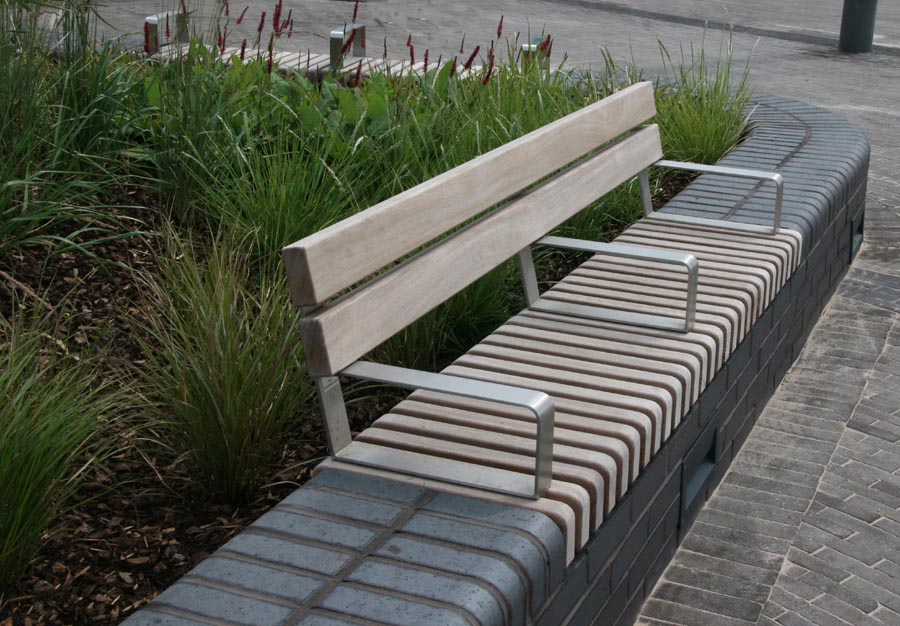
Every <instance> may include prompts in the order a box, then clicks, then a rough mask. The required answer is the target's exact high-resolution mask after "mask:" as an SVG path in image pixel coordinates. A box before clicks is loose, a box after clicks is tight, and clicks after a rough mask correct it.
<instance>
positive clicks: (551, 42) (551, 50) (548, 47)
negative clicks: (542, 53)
mask: <svg viewBox="0 0 900 626" xmlns="http://www.w3.org/2000/svg"><path fill="white" fill-rule="evenodd" d="M551 54H553V40H552V39H551V40H550V45H549V46H547V58H548V59H549V58H550V55H551Z"/></svg>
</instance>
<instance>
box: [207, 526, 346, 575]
mask: <svg viewBox="0 0 900 626" xmlns="http://www.w3.org/2000/svg"><path fill="white" fill-rule="evenodd" d="M222 549H223V550H230V551H232V552H236V553H238V554H244V555H246V556H251V557H254V558H259V559H263V560H266V561H272V562H273V563H281V564H283V565H289V566H292V567H297V566H300V567H303V568H304V569H307V570H310V571H312V572H318V573H320V574H327V575H330V576H333V575H335V574H337V573H338V571H339V570H340V569H341V568H342V567H344V566H345V565H346V564H347V563H348V562H350V561H351V560H352V559H353V557H352V555H350V554H347V553H346V552H338V551H336V550H326V549H324V548H319V547H316V546H310V545H306V544H302V543H295V542H293V541H286V540H284V539H276V538H274V537H268V536H266V535H258V534H254V533H249V532H244V533H242V534H240V535H238V536H237V537H235V538H234V539H232V540H231V541H229V542H228V543H226V544H225V545H224V546H223V548H222Z"/></svg>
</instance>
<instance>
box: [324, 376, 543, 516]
mask: <svg viewBox="0 0 900 626" xmlns="http://www.w3.org/2000/svg"><path fill="white" fill-rule="evenodd" d="M341 374H342V375H344V376H349V377H351V378H360V379H364V380H372V381H376V382H380V383H386V384H389V385H396V386H398V387H404V388H407V389H425V390H428V391H439V392H442V393H448V394H451V395H455V396H463V397H466V398H478V399H480V400H490V401H493V402H498V403H500V404H507V405H513V406H520V407H524V408H526V409H528V410H529V411H531V412H532V413H533V414H534V417H535V419H536V421H537V438H536V440H535V443H536V453H535V467H534V489H533V491H532V492H530V493H520V492H510V493H514V495H519V496H527V497H531V498H535V499H537V498H540V497H542V496H544V495H545V494H546V493H547V489H549V487H550V480H551V479H552V477H553V420H554V406H553V401H552V400H551V399H550V396H548V395H547V394H545V393H543V392H541V391H534V390H532V389H524V388H522V387H513V386H510V385H501V384H498V383H491V382H484V381H480V380H472V379H468V378H461V377H458V376H450V375H448V374H435V373H433V372H423V371H421V370H412V369H406V368H403V367H394V366H392V365H383V364H381V363H372V362H369V361H357V362H355V363H353V364H352V365H350V366H348V367H347V368H345V369H344V370H343V371H341ZM336 456H338V458H340V457H341V454H340V453H338V454H337V455H336ZM409 472H410V473H417V472H415V471H414V470H409ZM422 474H423V475H430V474H429V473H428V472H426V471H423V472H422ZM443 480H445V481H448V482H455V483H459V484H472V481H466V480H465V477H464V476H458V477H456V479H454V478H451V477H447V478H443Z"/></svg>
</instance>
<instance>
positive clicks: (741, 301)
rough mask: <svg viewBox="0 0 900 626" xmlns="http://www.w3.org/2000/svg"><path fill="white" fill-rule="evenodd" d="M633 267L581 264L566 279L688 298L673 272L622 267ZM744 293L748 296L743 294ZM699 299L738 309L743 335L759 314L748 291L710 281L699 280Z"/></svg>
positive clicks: (637, 293)
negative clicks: (713, 284)
mask: <svg viewBox="0 0 900 626" xmlns="http://www.w3.org/2000/svg"><path fill="white" fill-rule="evenodd" d="M633 269H634V268H632V267H630V266H627V265H617V266H614V268H613V269H612V271H611V272H610V271H606V272H597V271H593V270H589V269H583V268H578V269H576V270H574V271H573V272H572V273H571V274H569V275H568V276H566V279H565V282H566V284H569V285H581V286H584V287H602V288H605V289H611V288H612V289H620V290H622V291H625V292H628V293H632V294H635V295H642V294H658V295H661V296H664V297H667V298H674V299H675V300H684V299H685V298H686V292H687V288H686V286H685V285H684V281H681V282H676V281H673V280H672V276H671V275H668V276H667V275H662V276H657V274H656V272H652V271H651V270H650V269H649V268H647V269H645V270H644V273H643V274H635V273H632V272H631V271H622V270H633ZM611 277H614V278H611ZM740 296H744V297H743V298H741V297H740ZM697 302H705V303H709V304H713V305H717V306H725V307H728V308H730V309H731V310H732V311H734V312H735V314H736V315H737V316H738V318H739V319H740V320H741V329H740V331H741V336H743V335H744V334H746V333H747V332H748V330H749V325H750V322H751V321H752V319H751V318H753V317H755V315H756V310H755V309H754V308H753V306H752V302H751V301H750V298H749V297H747V294H745V293H742V292H732V291H730V290H727V289H720V288H716V287H710V286H708V284H706V283H700V282H699V281H698V288H697Z"/></svg>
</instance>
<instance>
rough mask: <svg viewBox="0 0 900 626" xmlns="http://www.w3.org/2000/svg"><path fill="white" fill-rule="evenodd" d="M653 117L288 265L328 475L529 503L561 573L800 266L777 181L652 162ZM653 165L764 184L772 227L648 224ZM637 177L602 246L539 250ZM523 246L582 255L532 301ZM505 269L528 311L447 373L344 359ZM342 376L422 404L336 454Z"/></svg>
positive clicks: (432, 191)
mask: <svg viewBox="0 0 900 626" xmlns="http://www.w3.org/2000/svg"><path fill="white" fill-rule="evenodd" d="M654 115H655V106H654V97H653V90H652V86H651V85H650V83H646V82H644V83H638V84H636V85H633V86H631V87H629V88H626V89H623V90H621V91H619V92H617V93H615V94H613V95H611V96H609V97H607V98H605V99H603V100H601V101H599V102H596V103H594V104H591V105H589V106H586V107H585V108H583V109H581V110H580V111H578V112H576V113H573V114H571V115H569V116H567V117H565V118H562V119H560V120H558V121H556V122H553V123H551V124H549V125H547V126H545V127H543V128H540V129H538V130H536V131H534V132H532V133H530V134H528V135H526V136H524V137H521V138H519V139H517V140H515V141H512V142H510V143H508V144H506V145H504V146H501V147H500V148H497V149H496V150H493V151H491V152H489V153H487V154H484V155H482V156H480V157H477V158H475V159H473V160H472V161H469V162H467V163H465V164H463V165H461V166H459V167H456V168H454V169H452V170H450V171H448V172H446V173H444V174H441V175H440V176H437V177H435V178H433V179H431V180H429V181H426V182H424V183H422V184H420V185H418V186H416V187H414V188H412V189H409V190H407V191H405V192H403V193H401V194H399V195H397V196H395V197H393V198H390V199H388V200H386V201H384V202H381V203H379V204H377V205H375V206H373V207H371V208H369V209H367V210H365V211H362V212H361V213H359V214H357V215H354V216H353V217H351V218H348V219H346V220H344V221H342V222H340V223H337V224H335V225H333V226H331V227H329V228H326V229H325V230H322V231H320V232H318V233H316V234H314V235H311V236H310V237H307V238H305V239H303V240H301V241H298V242H296V243H294V244H291V245H289V246H287V247H286V248H285V249H284V260H285V264H286V267H287V272H288V277H289V283H290V288H291V295H292V299H293V302H294V304H295V305H297V306H298V307H300V309H301V312H302V314H303V317H302V319H301V322H300V328H301V338H302V342H303V346H304V350H305V353H306V358H307V361H308V365H309V372H310V374H311V375H312V376H313V378H314V379H315V383H316V389H317V391H318V394H319V398H320V401H321V407H322V412H323V415H324V419H325V423H326V433H327V436H328V441H329V445H330V448H331V452H332V454H333V457H334V460H333V462H334V463H339V464H352V465H353V466H356V467H367V468H377V469H371V470H363V471H371V472H376V473H377V472H383V471H388V472H392V473H399V474H403V475H409V476H416V477H418V478H417V479H416V480H426V481H441V482H440V483H436V484H445V485H447V486H446V487H445V488H446V489H448V490H454V489H459V490H464V491H466V492H471V490H472V489H477V490H480V491H481V492H484V493H487V492H490V493H492V494H496V495H491V496H487V495H486V496H485V497H492V498H498V499H504V498H509V497H515V498H517V499H518V498H529V499H531V500H530V504H529V506H532V507H534V508H537V509H539V510H542V511H544V512H546V513H548V514H549V515H551V517H553V518H554V519H555V520H556V521H557V522H558V523H559V525H560V526H561V528H562V529H563V532H564V534H565V536H566V539H567V546H568V547H567V554H568V558H569V559H571V558H572V556H573V555H574V552H575V550H577V549H578V548H579V547H581V546H582V545H583V544H584V543H585V541H586V540H587V538H588V536H589V534H590V533H591V532H592V531H593V530H595V529H596V528H597V527H598V526H599V525H600V524H601V523H602V521H603V518H604V515H605V514H607V513H608V512H609V511H610V510H611V509H612V508H613V507H614V506H615V504H616V502H617V501H618V499H619V498H621V497H622V496H623V495H624V494H625V493H626V492H627V490H628V489H629V486H630V485H631V484H632V483H633V482H634V481H635V479H636V478H637V476H638V474H639V473H640V471H641V469H642V468H643V467H644V466H645V465H646V464H647V463H648V462H649V460H650V459H651V457H652V456H653V455H654V454H655V453H656V452H657V451H658V450H659V449H660V447H661V446H662V445H663V444H664V443H665V441H666V439H667V438H668V437H669V436H670V434H671V433H672V431H673V430H674V429H675V428H677V427H678V424H679V423H680V421H681V419H682V417H683V416H684V415H686V414H687V412H688V411H689V410H690V408H691V406H692V405H693V404H694V403H695V402H696V400H697V398H698V397H699V395H700V393H701V392H702V391H703V389H704V387H705V386H706V385H707V384H708V383H709V382H710V381H711V380H712V378H713V376H714V375H715V373H716V372H717V371H718V369H719V368H720V367H721V366H722V364H723V362H724V361H725V359H727V357H728V355H729V354H730V353H731V352H732V351H733V350H734V349H735V348H736V347H737V345H738V344H739V342H740V341H741V339H742V338H743V337H744V336H745V335H746V334H747V332H748V331H749V329H750V328H751V326H752V324H753V322H754V321H755V320H756V318H757V317H758V316H759V315H761V314H762V312H763V310H764V309H765V308H766V307H767V306H768V304H769V303H770V302H771V301H772V299H773V298H774V296H775V295H776V294H777V292H778V289H779V288H780V287H781V285H783V284H784V282H785V281H786V280H787V278H788V277H789V276H790V274H791V272H792V271H793V270H794V268H796V267H797V265H798V263H799V261H800V255H801V250H802V246H801V243H802V242H801V237H800V235H799V233H797V232H794V231H791V230H787V229H783V228H781V227H780V215H781V194H782V181H781V177H780V176H779V175H778V174H777V173H772V172H756V171H749V170H742V169H735V168H727V167H717V166H704V165H696V164H679V163H674V162H671V161H663V160H661V159H662V156H663V155H662V149H661V145H660V137H659V130H658V128H657V126H656V125H654V124H646V122H647V121H648V120H650V119H651V118H652V117H653V116H654ZM654 165H656V166H664V167H676V166H677V167H685V168H687V169H693V170H696V171H701V172H709V173H713V174H718V175H722V176H724V177H732V176H739V177H751V178H755V179H757V180H758V181H760V184H765V183H772V184H774V185H775V187H776V195H775V204H776V208H775V221H774V223H773V224H772V225H770V226H758V225H751V224H743V223H738V222H734V221H724V220H711V219H702V218H691V217H687V216H682V215H674V214H667V213H660V212H654V211H653V209H652V206H651V205H650V192H649V184H648V177H647V170H648V168H649V167H651V166H654ZM551 175H552V176H551ZM548 177H549V178H548ZM634 177H638V179H639V181H640V185H641V191H642V195H643V198H644V208H645V213H646V217H645V218H643V219H642V220H640V221H639V222H638V223H636V224H634V225H633V226H631V227H630V228H629V229H627V230H626V231H625V233H623V235H622V236H620V237H619V238H618V240H617V241H616V242H615V243H612V244H604V243H595V242H590V241H584V240H572V239H566V238H560V237H552V236H548V233H550V232H551V231H552V230H553V229H554V228H556V227H557V226H558V225H560V224H561V223H562V222H564V221H565V220H567V219H569V218H570V217H572V216H573V215H575V214H576V213H578V212H579V211H581V210H582V209H584V208H585V207H586V206H588V205H589V204H590V203H592V202H594V201H595V200H597V199H598V198H600V197H601V196H603V195H604V194H605V193H607V192H608V191H610V190H612V189H613V188H615V187H616V186H618V185H620V184H622V183H624V182H626V181H628V180H630V179H632V178H634ZM538 182H540V184H539V185H536V183H538ZM535 185H536V186H535ZM532 187H533V188H532ZM492 207H496V208H492ZM489 209H490V210H489ZM461 226H462V228H460V227H461ZM448 233H450V234H448ZM435 241H436V243H430V242H435ZM534 245H546V246H557V247H563V248H574V249H580V250H587V251H590V252H593V253H595V255H594V256H593V257H592V258H591V259H590V260H589V261H587V262H586V263H584V264H583V265H581V266H580V267H579V268H577V269H576V270H575V271H573V272H572V273H571V274H570V275H569V276H567V277H566V278H564V279H563V280H561V281H559V282H558V283H557V284H556V285H554V286H553V287H552V288H550V289H548V290H546V291H545V292H544V293H543V294H541V293H539V290H538V284H537V281H536V278H535V274H534V266H533V261H532V255H531V248H532V246H534ZM413 253H414V254H413ZM411 254H412V256H410V255H411ZM514 256H518V259H519V263H520V265H521V268H522V272H523V283H524V289H525V293H526V296H527V300H528V307H527V308H526V309H525V310H523V311H522V312H520V313H519V314H517V315H516V316H514V317H513V318H512V319H510V320H509V321H508V322H507V323H505V324H504V325H502V326H501V327H500V328H498V329H497V330H496V331H495V332H493V333H492V334H491V335H490V336H488V337H487V338H485V339H484V340H483V341H481V342H480V343H479V344H478V345H476V346H474V347H473V348H472V349H471V350H470V351H469V352H467V353H466V354H465V355H463V356H462V357H461V358H459V359H458V360H456V361H455V362H454V363H453V364H452V365H450V366H449V367H447V368H446V369H445V370H444V371H443V372H441V373H431V372H420V371H413V370H407V369H403V368H397V367H392V366H387V365H382V364H377V363H370V362H365V361H360V360H359V359H360V358H361V357H362V356H363V355H365V354H366V353H368V352H369V351H370V350H372V349H373V348H375V347H376V346H378V345H379V344H381V343H382V342H383V341H384V340H386V339H388V338H389V337H391V336H393V335H394V334H396V333H397V332H399V331H401V330H403V328H405V327H406V326H408V325H409V324H411V323H413V322H414V321H415V320H417V319H418V318H420V317H421V316H422V315H424V314H425V313H427V312H428V311H430V310H431V309H433V308H434V307H435V306H437V305H439V304H440V303H442V302H443V301H445V300H446V299H448V298H449V297H451V296H453V295H454V294H456V293H458V292H459V291H460V290H462V289H463V288H465V287H466V286H467V285H469V284H471V283H472V282H474V281H475V280H477V279H478V278H480V277H482V276H484V275H485V274H486V273H488V272H489V271H490V270H492V269H493V268H495V267H497V266H498V265H499V264H501V263H503V262H505V261H507V260H508V259H510V258H512V257H514ZM407 257H409V258H407ZM398 260H402V262H399V263H397V262H398ZM386 268H389V269H386ZM351 287H352V289H350V288H351ZM348 289H350V290H349V291H347V290H348ZM339 376H347V377H351V378H364V379H370V380H376V381H381V382H385V383H390V384H394V385H399V386H403V387H408V388H412V389H416V390H417V391H415V392H414V393H412V394H411V395H410V396H409V397H408V398H407V399H406V400H404V401H402V402H401V403H399V404H398V405H397V406H396V407H394V408H393V409H392V410H391V411H390V412H389V413H388V414H386V415H384V416H382V417H381V418H379V419H378V420H376V422H375V423H374V424H373V425H372V427H370V428H368V429H366V430H365V431H364V432H363V433H361V434H360V435H359V436H357V438H356V439H355V440H351V435H350V429H349V426H348V423H347V415H346V409H345V406H344V400H343V396H342V391H341V385H340V381H339ZM451 484H452V485H455V486H452V487H451V486H449V485H451ZM501 494H502V495H501Z"/></svg>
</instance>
